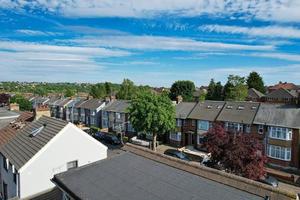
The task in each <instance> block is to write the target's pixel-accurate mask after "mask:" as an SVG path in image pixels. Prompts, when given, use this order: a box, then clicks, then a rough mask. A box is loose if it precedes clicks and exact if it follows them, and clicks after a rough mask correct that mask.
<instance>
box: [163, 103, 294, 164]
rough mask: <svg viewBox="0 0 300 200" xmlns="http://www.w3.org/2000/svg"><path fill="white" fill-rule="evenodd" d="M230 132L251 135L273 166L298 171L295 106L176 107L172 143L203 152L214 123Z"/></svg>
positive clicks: (220, 105)
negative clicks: (259, 142)
mask: <svg viewBox="0 0 300 200" xmlns="http://www.w3.org/2000/svg"><path fill="white" fill-rule="evenodd" d="M215 122H218V123H221V124H223V126H224V128H225V129H226V130H227V131H228V132H231V133H243V134H252V135H254V136H255V137H257V138H258V139H259V140H260V141H261V142H262V144H263V145H264V148H265V149H264V153H265V154H266V155H267V157H268V161H269V163H270V164H273V165H276V166H280V167H284V168H299V166H300V165H299V164H300V163H299V147H300V138H299V134H300V132H299V131H300V108H299V107H297V106H296V105H287V104H267V103H258V102H224V101H204V102H198V103H196V102H195V103H194V102H193V103H189V102H181V103H179V104H177V105H176V131H175V132H173V133H171V134H170V135H169V143H170V144H171V145H174V146H178V147H182V146H187V145H192V146H194V147H196V148H198V149H203V142H204V141H203V140H204V138H205V134H206V133H207V131H208V130H209V129H210V128H211V127H212V125H213V123H215Z"/></svg>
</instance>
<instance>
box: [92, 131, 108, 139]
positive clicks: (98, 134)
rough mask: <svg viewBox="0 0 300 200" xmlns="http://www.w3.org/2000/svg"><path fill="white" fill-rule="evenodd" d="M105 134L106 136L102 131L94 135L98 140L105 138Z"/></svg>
mask: <svg viewBox="0 0 300 200" xmlns="http://www.w3.org/2000/svg"><path fill="white" fill-rule="evenodd" d="M104 136H105V133H102V132H100V131H98V132H96V133H95V134H94V135H93V137H94V138H95V139H97V140H103V139H104Z"/></svg>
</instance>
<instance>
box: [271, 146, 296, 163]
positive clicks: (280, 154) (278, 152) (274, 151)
mask: <svg viewBox="0 0 300 200" xmlns="http://www.w3.org/2000/svg"><path fill="white" fill-rule="evenodd" d="M267 155H268V157H270V158H274V159H278V160H284V161H291V157H292V152H291V148H290V147H281V146H275V145H270V144H269V145H268V147H267Z"/></svg>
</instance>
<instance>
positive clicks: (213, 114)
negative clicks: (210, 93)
mask: <svg viewBox="0 0 300 200" xmlns="http://www.w3.org/2000/svg"><path fill="white" fill-rule="evenodd" d="M224 104H225V102H224V101H204V102H199V103H198V104H197V105H196V106H195V108H194V109H193V110H192V112H191V113H190V114H189V116H188V118H190V119H200V120H207V121H215V120H216V118H217V116H218V115H219V113H220V112H221V110H222V108H223V106H224Z"/></svg>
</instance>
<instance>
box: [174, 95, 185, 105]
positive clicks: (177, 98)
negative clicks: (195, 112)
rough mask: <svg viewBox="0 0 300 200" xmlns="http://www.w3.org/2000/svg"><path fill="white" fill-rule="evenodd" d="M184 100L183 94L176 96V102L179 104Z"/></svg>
mask: <svg viewBox="0 0 300 200" xmlns="http://www.w3.org/2000/svg"><path fill="white" fill-rule="evenodd" d="M182 100H183V98H182V96H181V95H178V96H177V97H176V103H177V104H179V103H181V102H182Z"/></svg>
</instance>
